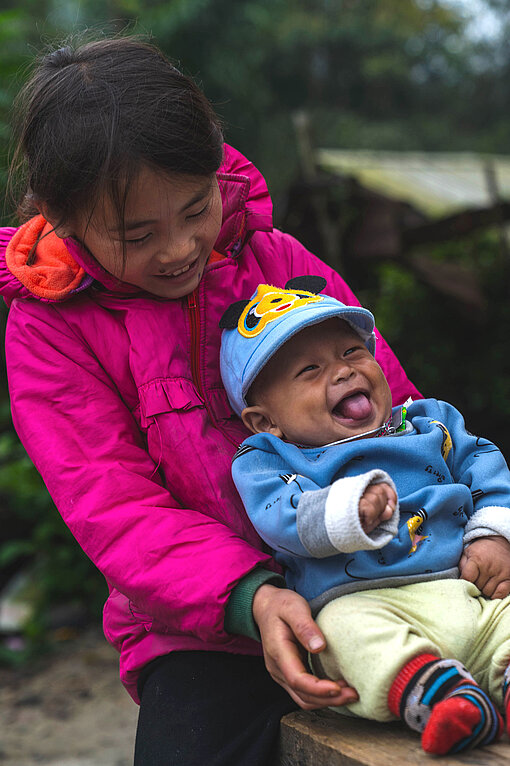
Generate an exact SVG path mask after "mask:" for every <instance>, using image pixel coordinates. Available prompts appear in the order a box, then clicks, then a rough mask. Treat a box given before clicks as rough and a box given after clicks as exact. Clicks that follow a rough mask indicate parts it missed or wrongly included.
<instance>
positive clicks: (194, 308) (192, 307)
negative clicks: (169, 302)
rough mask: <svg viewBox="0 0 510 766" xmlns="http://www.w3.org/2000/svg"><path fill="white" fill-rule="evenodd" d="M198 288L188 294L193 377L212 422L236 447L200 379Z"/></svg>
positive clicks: (237, 445)
mask: <svg viewBox="0 0 510 766" xmlns="http://www.w3.org/2000/svg"><path fill="white" fill-rule="evenodd" d="M198 290H199V288H198V287H197V288H195V290H193V292H192V293H190V294H189V295H188V296H187V300H188V313H189V321H190V335H191V378H192V380H193V383H194V384H195V386H196V388H197V391H198V393H199V394H200V396H201V397H202V400H203V402H204V405H205V409H206V411H207V414H208V415H209V418H210V420H211V423H212V424H213V426H214V427H215V428H217V429H218V431H220V432H221V433H222V434H223V435H224V436H225V438H226V439H228V441H229V442H230V443H231V444H233V445H234V447H236V448H237V447H239V444H238V442H237V440H236V439H233V438H232V437H231V436H230V434H229V433H228V432H226V431H225V430H224V429H223V428H222V427H221V426H220V424H219V423H218V421H217V420H216V418H215V417H214V415H213V413H212V412H211V408H210V407H209V404H208V402H207V397H206V395H205V391H204V389H203V388H202V382H201V380H200V306H199V304H198Z"/></svg>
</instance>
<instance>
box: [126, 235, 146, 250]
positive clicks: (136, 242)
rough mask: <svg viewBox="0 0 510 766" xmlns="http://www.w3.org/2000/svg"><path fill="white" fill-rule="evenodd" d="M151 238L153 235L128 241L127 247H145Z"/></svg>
mask: <svg viewBox="0 0 510 766" xmlns="http://www.w3.org/2000/svg"><path fill="white" fill-rule="evenodd" d="M150 237H151V234H150V233H149V234H144V235H143V237H138V238H137V239H126V240H125V242H126V245H128V246H130V247H139V246H140V245H143V244H144V243H145V242H147V240H148V239H149V238H150Z"/></svg>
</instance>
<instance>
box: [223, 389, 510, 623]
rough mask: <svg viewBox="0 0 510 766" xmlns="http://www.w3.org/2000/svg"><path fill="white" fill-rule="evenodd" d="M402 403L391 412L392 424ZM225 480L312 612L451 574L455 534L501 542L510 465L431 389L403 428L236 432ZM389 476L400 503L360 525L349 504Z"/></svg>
mask: <svg viewBox="0 0 510 766" xmlns="http://www.w3.org/2000/svg"><path fill="white" fill-rule="evenodd" d="M401 413H402V408H401V407H398V408H395V409H394V411H393V423H394V424H395V425H398V424H400V422H401V420H402V414H401ZM232 473H233V477H234V481H235V483H236V486H237V488H238V490H239V493H240V495H241V498H242V499H243V502H244V504H245V507H246V510H247V512H248V515H249V517H250V519H251V520H252V522H253V524H254V526H255V528H256V529H257V530H258V532H259V534H260V535H261V537H262V538H263V539H264V540H265V541H266V542H267V543H268V544H269V545H270V546H271V547H272V548H273V549H274V551H275V557H276V559H277V560H278V561H279V562H280V563H281V564H282V565H283V566H284V568H285V570H286V579H287V584H288V585H289V587H291V588H294V589H295V590H296V591H298V592H299V593H301V595H303V596H304V597H305V598H306V599H307V600H308V601H309V602H310V603H311V606H312V609H313V610H314V612H315V613H316V612H317V611H318V610H319V609H320V608H321V607H322V606H324V604H325V603H327V602H328V601H329V600H331V599H332V598H336V597H337V596H339V595H341V594H343V593H351V592H353V591H357V590H363V589H367V588H374V587H389V586H395V585H403V584H406V583H410V582H419V581H422V580H431V579H442V578H449V577H458V563H459V560H460V557H461V554H462V549H463V547H464V545H465V544H466V543H468V542H470V541H471V540H474V539H476V538H477V537H487V536H490V535H502V536H504V537H506V538H507V539H508V540H509V541H510V472H509V470H508V467H507V464H506V462H505V459H504V457H503V455H502V454H501V452H500V451H499V450H498V449H497V447H495V446H494V444H492V442H489V441H488V440H486V439H482V438H477V437H476V436H473V435H472V434H470V433H468V432H467V431H466V429H465V427H464V421H463V418H462V416H461V414H460V413H459V412H458V411H457V410H456V409H455V408H454V407H452V406H451V405H449V404H447V403H445V402H440V401H437V400H435V399H426V400H420V401H417V402H413V403H412V404H411V405H410V406H409V408H408V411H407V420H406V421H405V429H404V430H402V431H399V432H394V433H390V434H389V435H387V436H379V437H368V438H360V439H356V440H353V441H343V442H338V443H335V444H332V445H326V446H325V447H309V448H305V447H298V446H296V445H294V444H289V443H287V442H284V441H282V440H281V439H278V438H277V437H275V436H272V435H270V434H257V435H255V436H251V437H249V438H248V439H246V441H245V442H243V445H242V446H241V447H240V448H239V450H238V452H237V453H236V455H235V457H234V461H233V466H232ZM381 481H386V482H388V483H390V484H393V486H394V487H395V489H396V491H397V495H398V498H399V505H398V507H397V510H396V511H395V513H394V514H393V518H392V519H391V520H390V521H387V522H383V523H382V524H380V526H379V527H377V528H376V529H375V530H374V531H373V532H372V533H370V534H369V535H367V534H365V532H364V531H363V529H362V528H361V524H360V522H359V512H358V505H359V500H360V498H361V496H362V495H363V492H364V491H365V489H366V487H367V486H368V485H369V484H372V483H376V482H381Z"/></svg>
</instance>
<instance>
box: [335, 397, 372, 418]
mask: <svg viewBox="0 0 510 766" xmlns="http://www.w3.org/2000/svg"><path fill="white" fill-rule="evenodd" d="M371 414H372V404H371V402H370V399H369V398H368V396H367V394H364V393H362V392H361V391H357V392H356V393H354V394H350V395H349V396H345V397H344V398H343V399H341V400H340V401H339V402H338V404H337V405H335V407H334V408H333V415H336V417H338V418H342V419H344V420H365V419H366V418H368V417H370V415H371Z"/></svg>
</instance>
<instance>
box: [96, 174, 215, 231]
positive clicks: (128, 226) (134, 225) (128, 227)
mask: <svg viewBox="0 0 510 766" xmlns="http://www.w3.org/2000/svg"><path fill="white" fill-rule="evenodd" d="M210 189H211V182H210V181H207V184H206V185H204V186H203V187H202V188H201V189H199V190H198V191H197V192H196V194H194V195H193V197H192V198H191V199H190V200H188V202H186V204H185V205H183V206H182V208H181V209H180V210H179V213H184V212H185V211H186V210H188V208H190V207H193V205H196V204H197V202H200V201H201V200H203V199H204V197H207V195H208V193H209V191H210ZM154 223H157V220H156V219H155V218H152V219H148V220H144V221H126V222H125V224H124V231H126V232H128V231H133V229H141V228H142V227H143V226H151V225H152V224H154ZM108 231H109V232H110V233H112V234H113V233H115V232H119V231H120V227H117V226H114V227H112V228H111V229H109V230H108Z"/></svg>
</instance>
